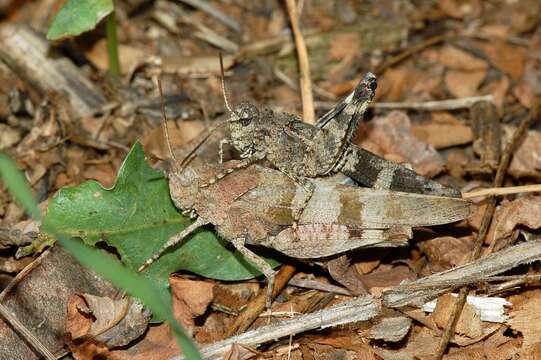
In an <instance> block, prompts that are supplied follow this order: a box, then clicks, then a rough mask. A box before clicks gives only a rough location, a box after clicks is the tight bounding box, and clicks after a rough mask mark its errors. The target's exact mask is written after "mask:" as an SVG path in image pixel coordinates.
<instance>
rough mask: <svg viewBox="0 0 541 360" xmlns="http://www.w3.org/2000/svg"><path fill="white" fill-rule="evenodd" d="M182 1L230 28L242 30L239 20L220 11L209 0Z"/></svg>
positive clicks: (236, 30) (237, 30)
mask: <svg viewBox="0 0 541 360" xmlns="http://www.w3.org/2000/svg"><path fill="white" fill-rule="evenodd" d="M178 1H180V2H182V3H185V4H188V5H190V6H193V7H194V8H196V9H198V10H201V11H203V12H205V13H207V14H209V15H210V16H212V17H213V18H215V19H216V20H218V21H219V22H221V23H222V24H224V25H225V26H227V27H229V28H230V29H233V30H235V32H240V25H239V23H238V22H237V20H235V19H233V18H232V17H230V16H228V15H226V14H224V13H223V12H221V11H219V10H218V9H217V8H215V7H214V6H212V5H211V4H210V3H209V2H208V1H201V0H178Z"/></svg>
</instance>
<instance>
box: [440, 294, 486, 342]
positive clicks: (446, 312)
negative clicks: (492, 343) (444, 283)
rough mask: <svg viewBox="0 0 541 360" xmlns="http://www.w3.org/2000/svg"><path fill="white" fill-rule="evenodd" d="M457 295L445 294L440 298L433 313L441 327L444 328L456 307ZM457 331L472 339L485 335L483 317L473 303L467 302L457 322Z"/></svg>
mask: <svg viewBox="0 0 541 360" xmlns="http://www.w3.org/2000/svg"><path fill="white" fill-rule="evenodd" d="M455 301H456V297H455V296H453V295H451V294H445V295H442V296H440V297H439V298H438V301H437V303H436V308H435V309H434V312H433V313H432V318H433V319H434V322H435V323H436V325H438V327H439V328H440V329H444V328H445V326H446V325H447V321H448V320H449V317H450V316H451V313H452V311H453V308H454V304H455ZM455 332H456V333H457V334H460V335H465V336H467V337H469V338H470V339H475V338H478V337H480V336H481V335H483V328H482V325H481V318H480V316H479V314H477V312H476V311H475V308H473V307H472V306H471V305H469V304H468V303H466V304H465V305H464V309H463V310H462V312H461V314H460V318H459V319H458V322H457V324H456V329H455Z"/></svg>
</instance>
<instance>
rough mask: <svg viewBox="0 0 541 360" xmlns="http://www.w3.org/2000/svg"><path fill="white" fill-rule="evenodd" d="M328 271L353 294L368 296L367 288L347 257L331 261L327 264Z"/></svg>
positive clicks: (343, 256)
mask: <svg viewBox="0 0 541 360" xmlns="http://www.w3.org/2000/svg"><path fill="white" fill-rule="evenodd" d="M327 269H328V270H329V274H330V275H331V276H332V278H333V279H334V280H336V281H337V282H338V283H340V284H342V285H343V286H345V287H346V288H347V289H348V290H349V291H351V293H352V294H354V295H360V294H366V288H365V287H364V284H363V283H362V281H361V279H360V278H359V273H358V272H357V270H356V269H355V266H351V263H350V260H349V258H348V256H347V255H342V256H340V257H338V258H335V259H332V260H329V261H328V262H327Z"/></svg>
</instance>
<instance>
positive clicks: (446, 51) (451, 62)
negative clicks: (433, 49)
mask: <svg viewBox="0 0 541 360" xmlns="http://www.w3.org/2000/svg"><path fill="white" fill-rule="evenodd" d="M438 60H439V62H440V63H442V64H443V65H445V66H446V67H448V68H451V69H453V70H462V71H475V70H484V69H487V68H488V63H487V62H486V61H484V60H482V59H480V58H478V57H477V56H474V55H472V54H470V53H468V52H466V51H464V50H461V49H458V48H456V47H454V46H445V47H443V49H441V51H440V52H439V56H438Z"/></svg>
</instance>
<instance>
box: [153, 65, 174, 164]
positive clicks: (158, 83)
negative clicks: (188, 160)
mask: <svg viewBox="0 0 541 360" xmlns="http://www.w3.org/2000/svg"><path fill="white" fill-rule="evenodd" d="M155 80H156V84H157V85H158V91H159V92H160V105H161V108H162V126H163V132H164V134H165V142H166V143H167V148H168V149H169V156H171V159H173V161H174V162H177V158H176V157H175V154H174V153H173V148H172V146H171V138H170V137H169V128H168V127H167V115H166V114H165V101H164V99H163V90H162V81H161V79H160V77H159V76H156V77H155Z"/></svg>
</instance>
